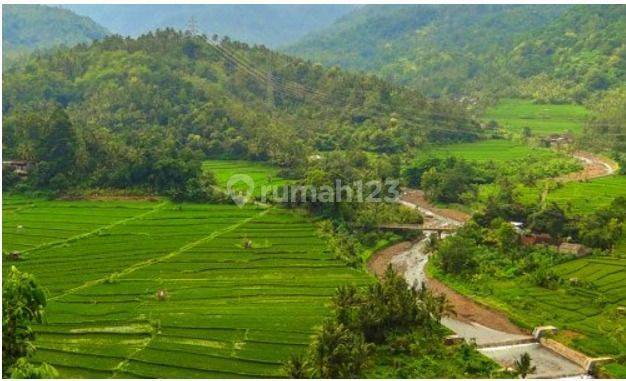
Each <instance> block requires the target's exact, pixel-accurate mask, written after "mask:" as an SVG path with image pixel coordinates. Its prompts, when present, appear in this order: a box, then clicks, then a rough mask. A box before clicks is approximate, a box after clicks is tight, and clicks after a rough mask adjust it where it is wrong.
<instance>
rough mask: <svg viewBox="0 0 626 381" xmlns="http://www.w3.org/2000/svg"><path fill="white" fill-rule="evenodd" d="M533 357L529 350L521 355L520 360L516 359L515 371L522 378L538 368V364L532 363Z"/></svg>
mask: <svg viewBox="0 0 626 381" xmlns="http://www.w3.org/2000/svg"><path fill="white" fill-rule="evenodd" d="M531 361H532V359H531V358H530V355H529V354H528V352H524V354H523V355H521V356H520V358H519V360H515V371H516V373H517V374H519V375H520V377H522V378H526V377H527V376H528V375H529V374H531V373H535V371H536V370H537V367H536V366H533V365H532V362H531Z"/></svg>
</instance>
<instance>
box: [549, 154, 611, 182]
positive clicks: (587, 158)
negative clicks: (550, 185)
mask: <svg viewBox="0 0 626 381" xmlns="http://www.w3.org/2000/svg"><path fill="white" fill-rule="evenodd" d="M572 156H574V157H575V158H576V159H578V160H580V161H581V162H582V163H583V167H584V168H583V169H582V170H581V171H578V172H574V173H568V174H567V175H563V176H559V177H556V178H555V180H556V181H562V182H568V181H583V180H590V179H595V178H598V177H604V176H610V175H612V174H614V173H615V171H617V169H618V167H619V166H618V165H617V163H616V162H614V161H613V160H609V159H606V158H603V157H601V156H598V155H595V154H592V153H590V152H585V151H576V152H574V153H573V154H572Z"/></svg>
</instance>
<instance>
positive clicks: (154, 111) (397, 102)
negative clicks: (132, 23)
mask: <svg viewBox="0 0 626 381" xmlns="http://www.w3.org/2000/svg"><path fill="white" fill-rule="evenodd" d="M270 67H271V68H272V71H271V74H272V76H273V77H276V78H280V80H270V79H268V78H269V74H270V73H268V71H267V70H269V68H270ZM4 78H5V81H4V88H3V90H4V93H3V111H4V112H3V128H4V130H3V144H4V146H5V147H6V150H5V152H4V155H5V157H7V158H10V159H13V160H16V159H17V160H27V161H29V162H30V163H31V164H32V167H33V168H32V171H31V172H32V173H31V174H30V175H29V177H28V181H26V185H27V186H28V187H30V188H35V189H51V190H54V191H58V190H65V189H73V188H96V187H98V188H144V189H145V190H146V191H147V192H156V193H160V194H173V195H176V197H179V198H187V197H184V195H185V193H187V192H188V191H190V190H191V189H193V188H197V184H193V182H196V183H197V182H198V181H199V171H200V162H201V161H202V160H206V159H209V158H231V159H238V160H242V159H250V160H254V161H269V162H270V163H272V164H274V165H277V166H279V167H280V168H281V169H282V171H284V172H285V174H289V175H290V176H296V175H298V174H302V173H303V167H305V166H306V165H307V158H308V157H309V156H310V155H311V154H312V153H314V152H317V151H331V150H336V149H341V150H357V149H360V150H367V151H372V152H376V153H385V154H394V153H398V152H400V151H403V150H410V149H413V148H415V147H417V146H419V145H421V144H423V143H425V142H446V141H447V142H452V141H468V140H473V139H476V137H477V136H478V133H479V129H478V124H477V123H476V122H474V121H472V120H471V119H470V118H469V117H468V116H467V115H466V112H465V111H463V109H462V108H461V107H460V106H459V105H454V104H452V103H449V102H440V101H432V100H429V99H427V98H425V97H423V96H422V95H420V94H419V93H417V92H416V91H414V90H409V89H405V88H401V87H397V86H394V85H391V84H389V83H387V82H384V81H382V80H380V79H377V78H374V77H372V76H365V75H357V74H351V73H347V72H343V71H340V70H338V69H336V68H331V69H327V68H323V67H321V66H319V65H314V64H312V63H309V62H304V61H302V60H299V59H294V58H291V57H287V56H284V55H281V54H276V53H273V52H271V51H270V50H268V49H266V48H265V47H262V46H255V47H250V46H248V45H246V44H242V43H239V42H233V41H230V40H229V39H227V38H225V39H223V40H222V41H219V42H218V41H215V42H214V41H208V40H207V38H206V37H204V36H191V35H189V34H184V33H182V32H175V31H173V30H169V29H168V30H165V31H157V32H154V33H150V34H147V35H144V36H141V37H139V38H137V39H124V38H121V37H119V36H112V37H108V38H106V39H104V40H101V41H96V42H94V43H93V44H91V45H89V46H86V45H79V46H76V47H74V48H72V49H66V50H62V51H57V52H51V53H49V54H44V55H36V56H31V57H29V58H28V59H26V61H25V62H24V65H22V66H20V67H16V68H11V69H9V70H8V71H6V72H5V73H4ZM25 86H26V87H25ZM78 126H80V128H78ZM61 138H63V139H61ZM64 142H65V143H64ZM63 144H66V146H63ZM55 152H60V153H62V156H61V157H57V156H56V155H53V153H55ZM190 181H191V182H192V183H190V184H187V183H188V182H190ZM10 185H12V186H13V185H15V184H10ZM192 193H193V192H192ZM181 195H183V196H181Z"/></svg>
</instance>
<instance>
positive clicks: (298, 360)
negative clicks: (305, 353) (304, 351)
mask: <svg viewBox="0 0 626 381" xmlns="http://www.w3.org/2000/svg"><path fill="white" fill-rule="evenodd" d="M283 370H284V372H285V375H286V376H287V377H288V378H308V377H309V376H308V374H309V372H308V363H307V361H306V360H305V359H303V358H302V356H301V355H295V354H292V355H291V358H290V359H289V360H287V362H285V365H284V366H283Z"/></svg>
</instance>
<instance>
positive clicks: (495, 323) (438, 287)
mask: <svg viewBox="0 0 626 381" xmlns="http://www.w3.org/2000/svg"><path fill="white" fill-rule="evenodd" d="M426 285H427V286H428V288H429V289H430V290H431V291H433V292H434V293H436V294H443V295H445V296H446V298H447V299H448V301H449V302H450V304H452V306H453V308H454V311H455V312H456V316H455V317H454V318H455V319H458V320H461V321H464V322H467V323H471V322H478V323H480V324H482V325H484V326H485V327H489V328H492V329H497V330H498V331H502V332H507V333H514V334H520V335H524V334H528V332H524V331H523V330H522V329H521V328H519V327H518V326H516V325H515V324H513V323H511V321H510V320H509V318H508V317H507V316H506V314H504V313H503V312H500V311H497V310H494V309H492V308H489V307H487V306H485V305H483V304H479V303H477V302H476V301H474V300H472V299H470V298H468V297H465V296H463V295H461V294H459V293H457V292H456V291H454V290H452V289H451V288H450V287H448V286H446V285H445V284H443V283H442V282H440V281H438V280H437V279H435V278H431V277H427V278H426Z"/></svg>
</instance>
